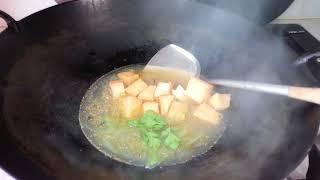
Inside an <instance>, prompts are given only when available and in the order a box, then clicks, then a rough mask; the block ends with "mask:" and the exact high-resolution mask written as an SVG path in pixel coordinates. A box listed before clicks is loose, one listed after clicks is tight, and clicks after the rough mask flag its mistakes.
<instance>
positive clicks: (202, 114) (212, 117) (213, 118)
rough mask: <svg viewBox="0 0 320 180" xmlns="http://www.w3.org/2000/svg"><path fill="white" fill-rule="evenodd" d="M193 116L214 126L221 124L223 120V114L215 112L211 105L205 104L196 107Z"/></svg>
mask: <svg viewBox="0 0 320 180" xmlns="http://www.w3.org/2000/svg"><path fill="white" fill-rule="evenodd" d="M193 116H195V117H196V118H199V119H201V120H203V121H206V122H209V123H211V124H213V125H217V124H219V122H220V120H221V119H222V114H220V113H219V112H217V111H215V110H214V109H213V108H212V107H211V106H210V105H208V104H205V103H203V104H200V105H199V106H198V107H196V109H195V110H194V112H193Z"/></svg>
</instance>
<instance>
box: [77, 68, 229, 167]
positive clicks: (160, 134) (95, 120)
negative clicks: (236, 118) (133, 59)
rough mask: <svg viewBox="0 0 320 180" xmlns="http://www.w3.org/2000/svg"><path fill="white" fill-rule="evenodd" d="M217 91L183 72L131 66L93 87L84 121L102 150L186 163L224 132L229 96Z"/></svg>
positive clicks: (139, 161)
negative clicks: (223, 116)
mask: <svg viewBox="0 0 320 180" xmlns="http://www.w3.org/2000/svg"><path fill="white" fill-rule="evenodd" d="M202 86H203V87H202ZM208 91H209V92H208ZM213 92H214V90H213V87H212V85H210V84H207V83H206V82H205V81H202V80H200V79H197V78H193V77H191V76H189V75H188V74H187V73H186V72H183V71H178V70H172V69H164V68H159V67H152V68H148V69H145V70H143V66H141V65H131V66H127V67H123V68H119V69H117V70H114V71H112V72H110V73H108V74H105V75H104V76H102V77H100V78H99V79H98V80H97V81H95V82H94V83H93V84H92V85H91V87H90V88H89V89H88V91H87V92H86V94H85V96H84V97H83V99H82V102H81V106H80V113H79V120H80V125H81V128H82V131H83V133H84V134H85V136H86V137H87V139H88V140H89V141H90V142H91V143H92V144H93V145H94V146H95V147H96V148H97V149H98V150H99V151H101V152H102V153H104V154H105V155H107V156H109V157H111V158H113V159H116V160H118V161H121V162H123V163H127V164H131V165H135V166H144V167H146V168H154V167H156V166H169V165H175V164H179V163H184V162H186V161H189V160H191V159H192V158H193V157H195V156H199V155H201V154H203V153H205V152H207V151H208V150H209V149H211V148H212V147H213V146H214V144H215V143H216V142H217V140H218V139H219V138H220V137H221V135H222V133H223V132H224V129H225V124H226V123H225V120H224V119H223V118H222V112H221V111H222V110H225V109H226V108H228V106H229V101H230V95H228V94H219V93H215V94H214V93H213ZM201 93H202V95H203V94H205V93H210V96H207V95H203V96H202V95H201ZM213 94H214V95H213ZM217 96H218V97H217ZM219 108H220V109H219Z"/></svg>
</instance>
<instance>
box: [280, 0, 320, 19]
mask: <svg viewBox="0 0 320 180" xmlns="http://www.w3.org/2000/svg"><path fill="white" fill-rule="evenodd" d="M280 1H281V0H280ZM309 18H320V0H295V1H294V2H293V3H292V4H291V6H290V7H289V9H288V10H287V11H286V12H284V13H283V14H282V15H281V16H280V17H279V18H278V19H309Z"/></svg>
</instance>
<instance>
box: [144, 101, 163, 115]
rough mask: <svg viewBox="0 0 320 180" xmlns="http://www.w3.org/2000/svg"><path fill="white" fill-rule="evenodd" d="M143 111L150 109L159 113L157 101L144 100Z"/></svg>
mask: <svg viewBox="0 0 320 180" xmlns="http://www.w3.org/2000/svg"><path fill="white" fill-rule="evenodd" d="M142 107H143V112H146V111H148V110H151V111H153V112H155V113H159V104H158V103H157V102H144V103H143V104H142Z"/></svg>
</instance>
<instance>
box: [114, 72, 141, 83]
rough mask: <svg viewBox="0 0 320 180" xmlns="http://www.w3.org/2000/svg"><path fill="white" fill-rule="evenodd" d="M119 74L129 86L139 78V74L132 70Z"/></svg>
mask: <svg viewBox="0 0 320 180" xmlns="http://www.w3.org/2000/svg"><path fill="white" fill-rule="evenodd" d="M117 76H118V78H119V79H121V80H122V81H123V83H124V84H125V85H127V86H128V85H130V84H131V83H133V82H134V81H136V80H138V79H139V74H136V73H134V72H130V71H127V72H121V73H118V74H117Z"/></svg>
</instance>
